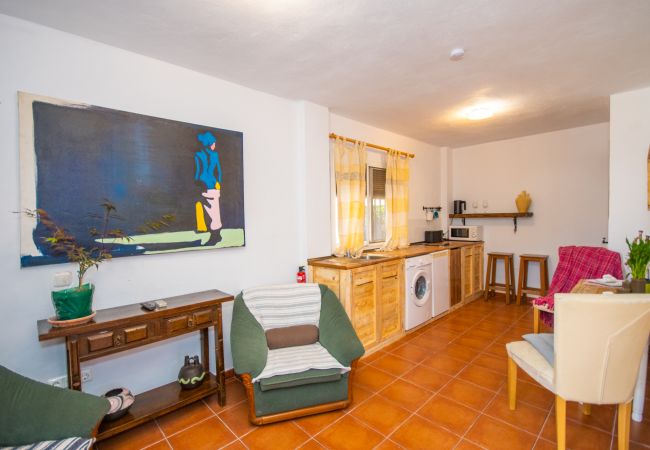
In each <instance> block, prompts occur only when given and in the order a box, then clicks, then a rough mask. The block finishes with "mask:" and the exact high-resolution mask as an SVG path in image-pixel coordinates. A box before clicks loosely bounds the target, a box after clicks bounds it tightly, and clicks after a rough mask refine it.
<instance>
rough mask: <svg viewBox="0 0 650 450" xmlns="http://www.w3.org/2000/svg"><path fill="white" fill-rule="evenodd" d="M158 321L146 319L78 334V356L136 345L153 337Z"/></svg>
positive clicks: (156, 332) (155, 335)
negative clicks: (145, 320) (122, 325)
mask: <svg viewBox="0 0 650 450" xmlns="http://www.w3.org/2000/svg"><path fill="white" fill-rule="evenodd" d="M157 325H158V322H157V321H155V320H153V321H148V322H144V323H139V324H133V325H129V326H125V327H118V328H113V329H107V330H102V331H96V332H93V333H89V334H86V335H81V336H79V354H80V356H85V355H94V354H103V353H112V352H113V351H116V350H118V349H120V348H122V347H129V346H137V345H139V344H141V343H144V342H147V341H150V340H152V339H155V338H156V337H157V335H158V334H159V332H158V328H159V327H158V326H157Z"/></svg>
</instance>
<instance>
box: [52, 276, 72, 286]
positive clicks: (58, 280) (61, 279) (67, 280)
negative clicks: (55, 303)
mask: <svg viewBox="0 0 650 450" xmlns="http://www.w3.org/2000/svg"><path fill="white" fill-rule="evenodd" d="M71 283H72V272H57V273H55V274H54V280H53V281H52V284H53V285H54V287H67V286H70V284H71Z"/></svg>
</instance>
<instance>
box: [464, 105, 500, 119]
mask: <svg viewBox="0 0 650 450" xmlns="http://www.w3.org/2000/svg"><path fill="white" fill-rule="evenodd" d="M493 115H494V111H493V110H492V109H490V108H486V107H485V106H477V107H474V108H470V109H468V110H467V111H465V114H464V116H465V117H467V118H468V119H469V120H483V119H489V118H490V117H492V116H493Z"/></svg>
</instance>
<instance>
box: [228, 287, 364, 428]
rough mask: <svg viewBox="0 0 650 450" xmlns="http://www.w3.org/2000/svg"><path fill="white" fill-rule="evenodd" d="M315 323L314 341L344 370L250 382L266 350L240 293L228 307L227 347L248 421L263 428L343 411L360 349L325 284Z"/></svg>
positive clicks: (349, 398) (261, 365)
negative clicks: (230, 308) (245, 401)
mask: <svg viewBox="0 0 650 450" xmlns="http://www.w3.org/2000/svg"><path fill="white" fill-rule="evenodd" d="M319 288H320V294H321V307H320V317H319V320H318V342H319V343H320V345H321V346H322V347H324V348H325V349H326V350H327V351H328V352H329V353H330V354H331V355H332V356H333V357H334V358H335V359H336V361H338V362H339V363H340V364H341V365H342V366H346V367H350V368H351V370H350V371H349V372H345V373H341V371H340V370H337V369H311V370H307V371H304V372H300V373H291V374H284V375H277V376H273V377H271V378H266V379H262V380H257V381H255V382H253V380H254V379H255V378H256V377H257V376H259V375H260V374H261V373H262V371H263V370H264V368H265V366H266V363H267V355H268V352H269V348H268V346H267V339H266V335H265V331H264V329H263V327H262V325H261V324H260V323H259V322H258V321H257V320H256V319H255V316H254V315H253V314H252V313H251V311H250V310H249V308H248V307H247V306H246V303H245V302H244V300H243V298H242V294H241V293H240V294H239V295H238V296H237V297H236V298H235V302H234V306H233V317H232V326H231V332H230V343H231V347H232V357H233V364H234V369H235V372H236V373H237V374H238V375H240V376H241V378H242V381H243V383H244V387H245V389H246V395H247V397H248V403H249V420H250V421H251V422H252V423H254V424H256V425H262V424H267V423H272V422H277V421H280V420H287V419H292V418H295V417H299V416H304V415H309V414H316V413H321V412H325V411H332V410H335V409H341V408H345V407H347V406H348V405H349V404H350V402H351V401H352V385H351V381H352V376H353V374H354V371H355V367H356V362H357V360H358V359H359V358H360V357H361V356H363V354H364V348H363V345H362V344H361V341H360V340H359V338H358V337H357V334H356V332H355V331H354V328H353V327H352V324H351V323H350V319H349V318H348V316H347V314H346V313H345V310H344V309H343V307H342V306H341V303H340V301H339V300H338V298H337V297H336V295H335V294H334V293H333V292H332V291H331V290H330V289H328V288H327V287H326V286H324V285H319Z"/></svg>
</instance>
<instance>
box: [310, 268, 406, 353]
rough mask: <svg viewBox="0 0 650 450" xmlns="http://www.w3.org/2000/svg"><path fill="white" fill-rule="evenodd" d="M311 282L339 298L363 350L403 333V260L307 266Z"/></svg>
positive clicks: (379, 344)
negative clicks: (351, 266)
mask: <svg viewBox="0 0 650 450" xmlns="http://www.w3.org/2000/svg"><path fill="white" fill-rule="evenodd" d="M309 269H310V270H309V278H310V281H311V282H314V283H320V284H324V285H326V286H327V287H329V288H330V289H331V290H332V291H333V292H334V293H335V294H336V295H337V297H338V298H339V300H340V301H341V303H342V304H343V307H344V308H345V311H346V312H347V313H348V316H349V317H350V321H351V322H352V326H353V327H354V329H355V331H356V332H357V335H358V336H359V339H360V340H361V342H362V343H363V346H364V347H365V348H366V349H371V348H374V347H378V346H381V345H383V344H384V343H387V342H390V341H392V340H394V339H395V338H397V337H399V336H402V335H403V334H404V327H403V325H402V320H403V316H404V313H403V310H404V260H403V259H398V260H391V261H386V262H379V263H376V264H370V265H367V266H363V267H358V268H355V269H348V270H345V269H334V268H330V267H320V266H312V265H310V266H309Z"/></svg>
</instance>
